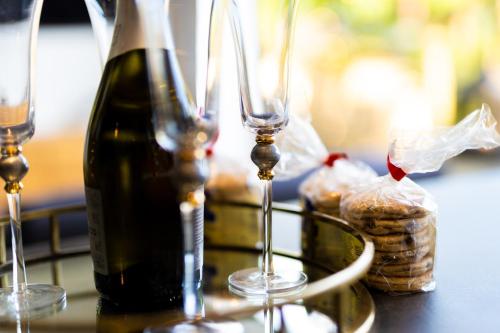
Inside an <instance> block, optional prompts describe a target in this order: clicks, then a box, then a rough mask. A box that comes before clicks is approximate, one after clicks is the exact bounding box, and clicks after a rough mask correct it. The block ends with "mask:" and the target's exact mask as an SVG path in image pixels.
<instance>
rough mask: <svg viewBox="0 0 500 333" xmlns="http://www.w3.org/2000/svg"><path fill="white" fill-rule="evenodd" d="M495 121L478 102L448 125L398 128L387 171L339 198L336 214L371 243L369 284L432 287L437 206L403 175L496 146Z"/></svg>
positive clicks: (391, 288) (393, 288)
mask: <svg viewBox="0 0 500 333" xmlns="http://www.w3.org/2000/svg"><path fill="white" fill-rule="evenodd" d="M495 126H496V121H495V119H494V118H493V116H492V115H491V112H490V110H489V108H488V107H487V106H486V105H483V107H482V109H481V110H477V111H474V112H473V113H472V114H470V115H469V116H468V117H466V118H465V119H464V120H463V121H461V122H460V123H458V124H457V125H456V126H454V127H452V128H448V129H438V130H436V131H431V132H427V133H412V132H404V133H400V134H399V135H398V136H397V137H396V138H395V140H394V141H393V142H392V144H391V146H390V151H389V156H388V168H389V171H390V173H389V174H388V175H385V176H382V177H379V178H377V179H376V180H375V181H373V182H371V183H368V184H364V185H359V186H355V187H354V188H352V189H351V191H350V194H349V195H348V196H346V197H345V198H344V200H343V201H342V202H341V215H342V217H343V218H345V219H346V220H348V221H349V222H350V223H352V224H354V225H356V226H358V227H359V228H360V229H361V230H363V231H365V232H366V233H368V234H369V235H371V237H372V239H373V241H374V243H375V258H374V262H373V265H372V267H371V269H370V271H369V273H368V274H367V277H366V282H367V283H368V284H369V285H370V286H372V287H374V288H377V289H381V290H384V291H388V292H391V293H395V294H399V293H411V292H425V291H431V290H433V289H434V288H435V285H436V283H435V280H434V276H433V269H434V260H435V247H436V215H437V205H436V203H435V201H434V199H433V198H432V196H431V195H430V194H429V193H428V192H427V191H425V190H424V189H423V188H422V187H420V186H419V185H417V184H416V183H414V182H413V181H412V180H410V179H409V178H407V177H405V175H406V174H410V173H417V172H419V173H420V172H432V171H437V170H438V169H439V168H441V166H442V165H443V163H444V162H445V161H446V160H447V159H449V158H451V157H453V156H456V155H458V154H460V153H461V152H463V151H464V150H467V149H492V148H496V147H498V146H499V145H500V136H499V134H498V133H497V132H496V130H495Z"/></svg>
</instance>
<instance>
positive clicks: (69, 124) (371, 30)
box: [0, 0, 500, 209]
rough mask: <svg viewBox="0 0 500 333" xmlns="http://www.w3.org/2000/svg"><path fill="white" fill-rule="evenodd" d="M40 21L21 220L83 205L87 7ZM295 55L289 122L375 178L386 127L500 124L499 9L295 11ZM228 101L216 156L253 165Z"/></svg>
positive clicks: (385, 3)
mask: <svg viewBox="0 0 500 333" xmlns="http://www.w3.org/2000/svg"><path fill="white" fill-rule="evenodd" d="M173 2H174V3H176V4H177V5H178V6H183V5H186V4H192V3H193V2H196V0H175V1H173ZM201 2H203V0H201ZM198 15H199V13H198ZM42 16H43V18H42V26H41V31H40V36H39V43H38V67H37V95H36V96H37V97H36V112H37V114H36V117H37V119H36V124H37V125H36V134H35V136H34V138H33V140H32V141H30V142H29V143H28V144H27V145H26V147H25V151H26V155H27V157H28V160H29V161H30V163H31V170H30V172H29V173H28V176H27V177H26V181H25V185H26V187H25V191H24V192H23V194H24V197H25V201H24V203H25V205H26V208H28V209H29V208H36V207H40V206H46V205H52V204H61V203H62V202H66V203H69V202H83V175H82V173H83V172H82V158H83V141H84V136H85V131H86V127H87V122H88V119H89V116H90V111H91V108H92V104H93V100H94V96H95V92H96V90H97V85H98V83H99V78H100V73H101V66H100V61H99V56H98V50H97V43H96V41H95V39H94V35H93V33H92V30H91V27H90V22H89V18H88V14H87V10H86V7H85V4H84V1H83V0H73V1H67V0H45V3H44V7H43V14H42ZM293 56H294V60H293V87H292V112H293V113H296V114H300V115H301V116H303V117H306V118H309V119H310V120H311V121H312V124H313V125H314V127H315V128H316V129H317V131H318V132H319V135H320V137H321V138H322V140H323V141H324V143H325V144H326V145H327V147H328V148H329V149H331V150H334V151H338V150H342V151H346V152H348V153H350V154H352V155H355V156H361V157H362V158H363V159H365V160H366V161H368V162H370V163H371V164H373V165H375V166H379V168H378V170H379V172H384V171H385V170H384V167H383V161H384V159H385V154H386V151H387V145H388V133H389V131H390V129H391V128H394V127H397V128H403V129H404V128H417V129H430V128H433V127H437V126H443V125H451V124H453V123H455V122H457V121H458V120H460V119H461V118H463V117H464V116H465V115H466V114H468V113H469V112H471V111H473V110H474V109H477V108H479V107H480V106H481V103H482V102H487V103H488V104H490V106H491V108H492V110H493V111H494V112H495V115H496V117H497V118H500V1H498V0H497V1H495V0H301V4H300V8H299V14H298V21H297V26H296V39H295V48H294V54H293ZM229 65H231V64H229V63H228V66H229ZM227 92H228V93H227V95H228V96H230V101H229V102H227V103H226V104H225V107H224V110H222V136H221V140H220V144H219V146H220V147H219V148H218V149H220V150H221V151H225V152H227V153H228V154H234V155H238V156H245V157H244V159H242V161H245V163H246V162H248V164H250V160H249V158H248V156H249V155H248V152H249V151H250V149H251V146H252V143H251V140H250V136H249V135H248V133H246V131H245V130H243V128H242V126H241V123H240V122H239V119H238V118H239V110H238V109H237V104H236V103H237V95H236V94H237V91H236V88H235V85H230V86H228V87H227ZM474 156H475V155H474ZM481 157H482V159H479V160H480V161H490V160H491V159H493V160H495V161H497V157H495V155H491V154H490V155H488V156H481ZM472 160H474V163H473V164H474V168H476V165H477V161H478V159H477V158H476V156H475V157H474V158H473V159H472ZM461 161H465V160H464V159H462V160H461ZM481 163H483V162H480V164H481ZM457 165H458V166H459V168H460V166H463V165H470V163H469V164H467V161H465V162H460V163H457ZM482 165H483V164H481V167H482ZM488 165H490V164H488ZM492 165H493V164H492ZM0 202H1V204H2V205H4V202H3V200H0Z"/></svg>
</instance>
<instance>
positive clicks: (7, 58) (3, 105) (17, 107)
mask: <svg viewBox="0 0 500 333" xmlns="http://www.w3.org/2000/svg"><path fill="white" fill-rule="evenodd" d="M41 9H42V0H26V1H7V0H0V45H2V51H1V52H0V177H2V178H3V180H4V181H5V191H6V193H7V201H8V208H9V215H10V226H11V230H12V279H13V281H12V287H8V288H3V289H0V317H11V318H20V317H21V318H22V317H25V316H28V317H31V318H33V317H37V316H41V315H43V314H45V313H47V312H52V311H54V310H58V309H60V308H62V307H64V305H65V302H66V293H65V291H64V289H62V288H60V287H57V286H52V285H46V284H28V282H27V279H26V267H25V263H24V255H23V243H22V235H21V208H20V206H21V190H22V188H23V185H22V183H21V180H22V178H23V177H24V176H25V175H26V173H27V172H28V162H27V160H26V158H25V157H24V156H23V154H22V145H23V144H24V143H25V142H26V141H28V140H29V139H30V138H31V136H32V135H33V132H34V101H33V96H34V91H33V90H34V89H33V88H34V87H33V84H32V81H33V80H32V70H33V69H34V65H35V50H36V41H37V35H38V28H39V21H40V12H41Z"/></svg>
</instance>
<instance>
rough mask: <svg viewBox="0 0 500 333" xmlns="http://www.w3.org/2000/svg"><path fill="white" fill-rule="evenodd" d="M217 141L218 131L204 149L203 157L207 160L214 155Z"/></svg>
mask: <svg viewBox="0 0 500 333" xmlns="http://www.w3.org/2000/svg"><path fill="white" fill-rule="evenodd" d="M218 139H219V131H218V130H217V131H216V132H215V133H214V136H213V138H212V140H210V142H209V143H208V147H207V148H205V155H206V156H207V158H210V157H212V155H213V154H214V146H215V144H216V143H217V140H218Z"/></svg>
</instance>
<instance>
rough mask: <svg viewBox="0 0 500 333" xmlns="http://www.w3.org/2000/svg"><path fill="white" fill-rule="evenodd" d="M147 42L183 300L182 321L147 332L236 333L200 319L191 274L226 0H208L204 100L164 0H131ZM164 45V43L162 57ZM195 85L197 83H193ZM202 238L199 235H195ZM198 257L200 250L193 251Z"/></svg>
mask: <svg viewBox="0 0 500 333" xmlns="http://www.w3.org/2000/svg"><path fill="white" fill-rule="evenodd" d="M136 2H137V4H138V6H139V10H140V15H141V21H142V24H143V28H144V30H145V35H146V41H147V45H148V48H147V51H148V52H147V55H148V67H149V74H150V80H151V82H150V85H151V90H152V96H153V98H154V103H153V105H155V110H154V124H155V133H156V139H157V141H158V143H159V144H160V145H161V146H162V147H163V148H164V149H168V150H173V151H175V156H176V177H177V179H178V182H179V188H180V191H179V192H180V193H179V197H180V206H179V209H180V212H181V218H182V225H183V238H184V242H183V243H184V280H183V301H184V314H185V316H186V320H185V321H183V322H181V323H177V324H174V325H171V326H168V327H159V328H151V329H148V330H147V332H150V333H156V332H164V333H166V332H228V333H229V332H231V333H238V332H242V331H243V328H242V327H241V325H240V324H239V323H237V322H234V321H226V320H217V321H212V320H208V319H206V318H205V311H204V304H203V295H202V290H201V285H199V284H198V282H197V279H195V276H196V275H195V248H194V244H195V240H194V237H195V232H194V220H195V218H196V216H195V214H197V213H198V214H199V213H200V212H202V210H203V204H204V199H205V197H204V188H203V185H204V182H205V180H206V178H207V175H208V170H207V163H206V161H205V147H206V145H207V143H208V142H210V140H211V139H212V138H213V137H214V135H215V133H216V131H217V125H218V113H219V93H220V89H219V86H220V66H221V41H222V21H223V15H224V10H225V7H226V6H225V4H226V2H227V0H212V1H211V3H212V6H211V20H210V29H209V41H210V43H209V47H208V51H209V54H208V68H207V77H206V80H204V81H205V84H206V95H205V101H204V102H202V103H200V104H201V105H204V106H203V107H200V108H196V107H195V103H194V102H193V101H192V99H191V95H190V94H189V91H188V88H187V87H186V86H185V84H184V80H183V77H182V74H181V72H180V68H179V65H178V62H177V57H176V54H175V47H174V43H173V38H172V34H171V27H170V24H169V20H168V19H169V17H168V14H165V11H168V8H169V6H168V5H169V1H168V0H136ZM164 48H167V53H166V56H165V53H164V52H165V51H164ZM199 84H203V83H202V82H199ZM201 237H203V234H202V235H201ZM199 255H200V256H201V257H202V256H203V254H202V253H201V254H199Z"/></svg>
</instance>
